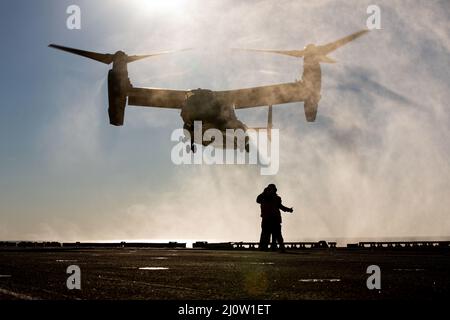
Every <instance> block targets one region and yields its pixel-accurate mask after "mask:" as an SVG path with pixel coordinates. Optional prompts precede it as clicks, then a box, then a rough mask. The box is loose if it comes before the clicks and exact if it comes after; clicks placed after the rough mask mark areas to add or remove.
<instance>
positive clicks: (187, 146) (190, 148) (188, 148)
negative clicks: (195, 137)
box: [186, 143, 197, 153]
mask: <svg viewBox="0 0 450 320" xmlns="http://www.w3.org/2000/svg"><path fill="white" fill-rule="evenodd" d="M191 151H192V153H196V152H197V146H196V145H195V144H193V143H192V144H191V145H188V144H187V145H186V152H187V153H190V152H191Z"/></svg>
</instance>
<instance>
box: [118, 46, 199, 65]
mask: <svg viewBox="0 0 450 320" xmlns="http://www.w3.org/2000/svg"><path fill="white" fill-rule="evenodd" d="M186 50H191V48H186V49H180V50H168V51H161V52H156V53H152V54H146V55H138V56H128V57H127V63H131V62H134V61H138V60H141V59H145V58H149V57H156V56H161V55H165V54H170V53H175V52H181V51H186Z"/></svg>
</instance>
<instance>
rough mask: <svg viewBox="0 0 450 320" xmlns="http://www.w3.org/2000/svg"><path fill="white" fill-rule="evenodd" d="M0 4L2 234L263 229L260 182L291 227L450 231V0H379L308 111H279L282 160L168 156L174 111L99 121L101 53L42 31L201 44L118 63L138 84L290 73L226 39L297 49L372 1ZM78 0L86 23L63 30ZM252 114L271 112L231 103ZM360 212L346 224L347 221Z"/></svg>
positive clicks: (290, 233) (294, 74)
mask: <svg viewBox="0 0 450 320" xmlns="http://www.w3.org/2000/svg"><path fill="white" fill-rule="evenodd" d="M167 3H168V2H167V1H159V2H158V1H144V0H143V1H139V0H132V1H127V2H124V1H118V0H112V1H9V0H7V1H2V2H1V4H0V8H1V11H0V12H1V20H0V21H1V22H0V23H1V28H0V33H1V39H2V51H1V55H2V59H1V60H0V64H1V73H0V82H1V86H0V87H1V97H2V105H1V108H0V161H1V166H0V190H1V192H0V212H1V216H0V238H1V239H25V238H27V239H43V238H46V239H56V240H75V239H79V240H86V239H119V238H161V239H162V238H196V239H205V238H206V239H222V240H240V239H244V238H247V239H248V240H252V239H257V236H258V219H259V217H258V207H257V206H256V205H255V203H254V198H255V197H256V195H257V194H258V192H259V191H260V190H261V189H262V188H263V187H264V186H265V185H266V184H267V183H270V182H276V183H277V184H278V185H279V189H280V193H282V195H283V196H284V198H285V202H286V203H287V204H288V205H289V204H290V205H293V206H294V207H295V208H298V212H299V213H298V214H297V215H293V216H290V217H287V218H286V220H285V221H286V222H285V230H286V237H287V239H292V240H301V239H305V238H314V237H315V236H316V235H317V234H320V235H321V236H323V237H324V238H326V237H328V238H333V237H346V236H358V237H361V236H365V235H367V236H374V237H385V236H445V235H448V234H449V232H450V223H449V219H448V217H447V216H448V209H447V208H448V207H449V205H450V203H448V201H449V200H448V197H447V196H446V194H448V192H449V191H450V190H449V188H450V185H449V181H450V179H448V178H450V169H449V165H448V163H447V162H448V161H447V159H448V157H449V156H450V147H449V144H448V141H449V139H448V138H450V135H449V130H448V127H449V120H450V116H449V111H448V108H447V107H446V106H447V101H448V99H449V98H450V97H449V93H448V88H449V85H450V79H449V76H448V66H449V56H450V55H449V49H450V43H449V29H448V17H449V14H450V8H449V6H448V3H447V2H446V1H428V2H425V1H417V3H416V4H415V5H414V6H413V5H411V2H408V1H381V2H380V7H381V9H382V28H383V29H382V30H379V31H373V32H371V33H370V34H369V35H368V36H367V37H366V38H362V39H360V40H358V41H355V42H354V43H352V44H351V45H349V46H347V47H345V48H342V49H340V50H339V51H337V52H335V53H334V54H332V56H333V57H334V58H336V59H337V60H338V61H339V63H338V64H336V65H325V66H323V73H324V76H323V77H324V84H323V87H324V91H323V92H322V101H321V104H320V107H319V117H318V121H317V122H316V123H315V124H314V125H313V126H311V125H308V124H306V123H305V121H304V116H303V111H302V107H303V106H302V104H289V105H286V106H282V107H277V108H276V109H275V114H274V121H275V124H276V125H277V126H278V127H279V128H281V132H280V134H281V148H282V154H281V167H280V172H279V174H278V175H277V176H275V177H262V176H260V175H259V170H258V168H255V167H242V166H229V167H217V166H216V167H208V166H204V167H195V166H192V167H191V166H185V167H177V166H175V165H173V164H172V163H171V161H170V150H171V147H172V146H173V144H172V143H171V142H170V133H171V132H172V130H174V129H176V128H178V127H180V126H181V118H180V117H179V114H178V113H177V111H165V110H151V109H147V108H142V109H139V108H134V107H133V108H128V109H127V113H126V119H125V126H124V127H122V128H115V127H111V126H110V125H109V124H108V119H107V95H106V82H105V79H106V75H107V71H108V67H107V66H105V65H102V64H99V63H95V62H93V61H89V60H86V59H82V58H80V57H76V56H71V55H68V54H64V53H61V52H58V51H56V50H52V49H49V48H48V47H47V46H48V44H49V43H58V44H62V45H67V46H72V47H78V48H81V49H87V50H93V51H100V52H115V51H116V50H124V51H126V52H128V53H130V54H139V53H147V52H150V53H151V52H157V51H161V50H170V49H181V48H194V50H191V51H188V52H183V53H178V54H173V55H168V56H162V57H155V58H152V59H148V60H145V61H142V62H137V63H134V64H131V65H130V66H129V71H130V78H131V80H132V82H133V84H134V85H135V86H154V87H168V88H175V89H178V88H179V89H190V88H197V87H204V88H211V89H217V90H220V89H231V88H239V87H248V86H255V85H262V84H269V83H277V82H288V81H292V80H294V79H295V78H298V77H299V70H300V69H301V61H296V60H295V59H290V58H286V57H277V56H271V55H257V56H255V55H253V54H247V53H239V54H238V53H233V52H231V51H229V50H228V48H230V47H240V46H242V47H261V48H282V49H300V48H302V47H303V46H304V45H306V44H307V43H310V42H316V43H323V42H328V41H333V40H335V39H337V38H340V37H342V36H345V35H347V34H349V33H352V32H355V31H357V30H360V29H362V28H364V27H365V20H366V18H367V15H366V12H365V10H366V8H367V5H368V4H371V1H338V2H336V1H325V0H324V1H316V2H314V3H309V4H308V3H301V2H298V1H248V2H242V1H225V0H224V1H214V2H206V1H203V2H202V1H190V2H189V3H188V2H187V1H183V0H177V1H174V2H171V3H170V2H169V4H167ZM71 4H77V5H79V6H80V8H81V12H82V29H81V30H68V29H67V28H66V26H65V25H66V19H67V14H66V13H65V11H66V8H67V7H68V6H69V5H71ZM238 116H239V117H240V118H241V119H242V120H244V121H245V122H247V123H249V124H251V125H261V124H263V123H264V121H265V116H266V115H265V110H254V111H248V110H246V111H243V112H241V113H239V115H238ZM356 222H357V223H356Z"/></svg>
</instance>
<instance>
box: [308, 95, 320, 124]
mask: <svg viewBox="0 0 450 320" xmlns="http://www.w3.org/2000/svg"><path fill="white" fill-rule="evenodd" d="M316 101H317V99H311V98H309V99H307V100H306V101H305V103H304V108H305V117H306V121H308V122H314V121H315V120H316V115H317V108H318V107H319V102H318V101H317V102H316Z"/></svg>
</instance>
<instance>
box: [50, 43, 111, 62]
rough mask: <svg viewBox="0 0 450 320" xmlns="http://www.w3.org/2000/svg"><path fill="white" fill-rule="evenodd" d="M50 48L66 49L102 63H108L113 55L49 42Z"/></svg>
mask: <svg viewBox="0 0 450 320" xmlns="http://www.w3.org/2000/svg"><path fill="white" fill-rule="evenodd" d="M49 47H50V48H54V49H58V50H62V51H66V52H69V53H73V54H76V55H79V56H82V57H85V58H89V59H92V60H95V61H98V62H101V63H104V64H110V63H112V62H113V57H114V55H112V54H109V53H97V52H91V51H84V50H79V49H75V48H69V47H63V46H60V45H56V44H51V45H49Z"/></svg>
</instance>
